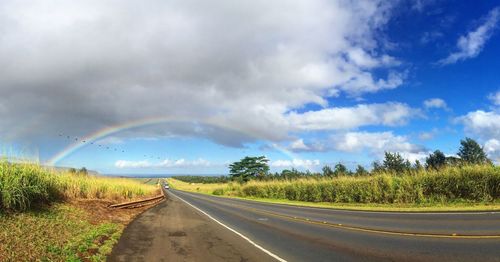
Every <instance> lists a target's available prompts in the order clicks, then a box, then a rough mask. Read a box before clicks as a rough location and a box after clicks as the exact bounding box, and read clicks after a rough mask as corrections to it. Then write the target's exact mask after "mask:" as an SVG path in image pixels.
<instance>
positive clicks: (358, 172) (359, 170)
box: [354, 165, 370, 176]
mask: <svg viewBox="0 0 500 262" xmlns="http://www.w3.org/2000/svg"><path fill="white" fill-rule="evenodd" d="M354 174H355V175H356V176H366V175H369V174H370V173H368V171H366V169H365V168H364V167H363V166H361V165H358V166H357V167H356V172H355V173H354Z"/></svg>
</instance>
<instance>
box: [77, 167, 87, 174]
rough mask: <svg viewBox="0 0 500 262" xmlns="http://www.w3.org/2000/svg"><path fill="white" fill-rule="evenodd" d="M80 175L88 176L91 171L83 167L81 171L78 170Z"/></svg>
mask: <svg viewBox="0 0 500 262" xmlns="http://www.w3.org/2000/svg"><path fill="white" fill-rule="evenodd" d="M78 174H79V175H88V174H89V171H87V168H85V167H82V168H80V170H78Z"/></svg>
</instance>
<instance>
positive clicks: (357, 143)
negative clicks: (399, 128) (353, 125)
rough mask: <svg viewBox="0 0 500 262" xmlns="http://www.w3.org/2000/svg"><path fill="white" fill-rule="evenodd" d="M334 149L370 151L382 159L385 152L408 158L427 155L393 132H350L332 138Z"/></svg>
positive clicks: (419, 147)
mask: <svg viewBox="0 0 500 262" xmlns="http://www.w3.org/2000/svg"><path fill="white" fill-rule="evenodd" d="M331 142H332V146H333V149H335V150H339V151H343V152H359V151H362V150H368V151H369V152H371V153H372V154H373V155H375V156H377V157H380V156H382V155H383V154H384V152H385V151H388V152H399V153H401V154H402V155H404V156H407V157H413V158H414V157H416V156H419V155H421V154H424V153H425V154H426V153H427V150H425V149H424V148H423V147H421V146H418V145H415V144H412V143H411V142H409V141H408V138H407V137H405V136H398V135H394V134H393V133H392V132H373V133H370V132H348V133H345V134H339V135H335V136H332V139H331Z"/></svg>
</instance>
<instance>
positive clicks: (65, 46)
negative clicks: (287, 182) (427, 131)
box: [0, 0, 408, 145]
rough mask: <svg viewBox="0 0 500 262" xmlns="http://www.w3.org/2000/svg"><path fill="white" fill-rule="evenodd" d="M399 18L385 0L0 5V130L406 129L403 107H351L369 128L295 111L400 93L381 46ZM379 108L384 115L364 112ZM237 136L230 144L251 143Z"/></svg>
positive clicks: (34, 134)
mask: <svg viewBox="0 0 500 262" xmlns="http://www.w3.org/2000/svg"><path fill="white" fill-rule="evenodd" d="M390 14H391V2H390V1H382V0H378V1H373V0H366V1H340V0H338V1H335V0H333V1H324V0H299V1H292V2H290V1H279V0H278V1H261V0H257V1H248V2H246V3H238V4H235V3H234V2H233V1H224V0H220V1H215V2H210V3H209V2H205V1H192V0H188V1H184V0H182V1H180V0H174V1H155V0H151V1H147V3H140V4H139V3H137V2H135V1H128V0H125V1H97V0H94V1H79V2H75V1H60V0H50V1H44V2H43V3H42V2H38V1H9V0H7V1H2V2H1V4H0V33H1V35H2V41H0V57H2V59H0V67H1V68H2V70H0V86H1V87H2V88H1V89H0V105H1V106H0V118H1V119H2V121H1V122H0V136H1V137H2V138H3V139H7V140H16V139H24V140H28V139H31V140H32V141H39V140H40V139H43V138H47V137H50V136H52V135H53V134H57V133H59V132H63V133H68V134H73V135H75V136H79V135H84V134H87V133H91V132H94V131H96V130H99V129H101V128H104V127H107V126H112V125H116V124H120V123H124V122H128V121H131V120H137V119H142V118H147V117H152V116H153V117H157V116H169V117H172V118H176V117H178V118H179V119H190V120H192V121H193V122H195V123H199V125H200V128H207V127H206V126H203V121H204V120H206V119H209V120H212V123H218V125H219V126H223V127H224V128H223V130H219V131H223V132H215V131H214V132H210V131H207V132H203V135H205V136H207V137H209V138H210V139H212V140H213V141H216V142H220V141H224V142H225V141H226V138H225V137H227V136H228V132H230V131H228V130H231V128H236V127H237V128H239V129H240V130H246V131H247V132H249V133H252V134H254V135H255V136H257V137H261V138H265V139H269V140H280V139H285V138H287V137H288V133H289V132H290V131H294V130H293V126H294V125H295V124H297V125H298V126H299V129H303V130H309V129H312V130H317V129H324V128H333V129H336V128H337V127H336V126H341V127H342V128H351V127H356V126H359V125H363V124H388V125H397V124H399V123H402V122H404V118H405V117H404V115H406V114H408V108H407V107H406V106H405V105H398V104H393V105H388V106H387V108H386V109H384V108H385V106H382V105H378V106H373V107H370V106H369V105H361V106H359V107H356V108H354V109H348V110H344V111H346V112H347V111H349V110H354V111H356V112H361V113H362V115H361V119H360V120H352V119H351V118H345V117H341V116H339V112H344V111H342V109H340V108H333V109H324V110H320V111H319V112H308V113H306V114H305V115H304V116H301V115H300V114H298V113H293V114H288V112H290V111H294V110H297V109H299V108H303V107H304V106H305V105H308V104H318V105H320V106H323V107H328V103H327V102H326V98H327V96H332V95H338V94H341V93H345V94H347V95H350V96H359V95H362V94H365V93H370V92H372V93H373V92H378V91H380V90H384V89H392V88H396V87H398V86H400V85H401V84H402V83H403V81H404V75H405V74H404V72H401V71H400V69H398V68H394V66H396V65H398V61H397V58H394V57H392V56H391V55H390V54H387V53H386V52H385V51H384V50H383V49H382V47H381V46H380V44H379V38H380V32H382V30H381V29H383V28H384V26H385V24H386V22H387V21H388V20H389V18H390ZM375 70H376V71H377V74H374V73H373V71H375ZM379 73H381V74H379ZM384 74H385V77H382V78H380V77H378V76H379V75H384ZM370 109H375V110H377V112H379V113H381V114H382V117H377V116H375V115H374V114H370V113H368V112H363V111H366V110H370ZM389 109H395V110H394V112H389ZM347 113H349V112H347ZM353 117H355V118H357V116H353ZM321 118H324V119H330V120H332V119H333V120H336V121H338V122H336V123H335V125H333V124H331V123H330V124H329V123H326V122H324V120H321ZM19 119H22V121H19ZM313 119H320V120H318V122H315V120H313ZM289 121H291V122H289ZM342 121H344V122H342ZM169 128H172V129H171V130H172V132H178V134H185V133H183V132H181V131H179V130H180V129H176V127H174V126H173V125H172V126H169ZM211 128H217V127H211ZM290 129H292V130H290ZM189 134H192V135H199V134H198V133H197V132H190V133H189ZM229 136H230V137H232V140H231V141H229V142H227V143H228V144H230V145H240V144H241V140H242V139H248V137H246V136H241V135H239V136H238V135H234V134H230V135H229Z"/></svg>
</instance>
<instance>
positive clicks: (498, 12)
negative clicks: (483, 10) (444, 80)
mask: <svg viewBox="0 0 500 262" xmlns="http://www.w3.org/2000/svg"><path fill="white" fill-rule="evenodd" d="M499 18H500V8H499V7H497V8H494V9H492V10H491V11H490V12H489V14H488V15H487V16H486V18H485V21H484V23H483V24H481V25H480V26H479V27H477V28H476V29H475V30H473V31H470V32H468V33H467V34H466V35H463V36H461V37H460V38H459V39H458V41H457V48H458V50H457V51H456V52H454V53H451V54H450V55H449V56H448V57H446V58H444V59H441V60H439V61H438V64H441V65H447V64H454V63H456V62H458V61H462V60H465V59H468V58H473V57H476V56H477V55H479V53H480V52H481V51H482V50H483V47H484V45H485V43H486V41H488V39H489V38H490V37H491V35H492V34H493V31H494V30H495V28H496V27H497V23H498V19H499Z"/></svg>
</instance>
